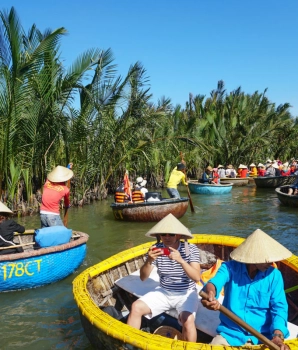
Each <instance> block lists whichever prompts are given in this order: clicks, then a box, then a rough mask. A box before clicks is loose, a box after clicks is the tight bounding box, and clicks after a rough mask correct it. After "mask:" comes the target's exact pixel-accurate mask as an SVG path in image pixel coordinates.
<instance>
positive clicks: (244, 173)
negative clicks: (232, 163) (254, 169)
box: [238, 164, 248, 177]
mask: <svg viewBox="0 0 298 350" xmlns="http://www.w3.org/2000/svg"><path fill="white" fill-rule="evenodd" d="M239 170H241V172H240V175H239V177H247V172H248V169H247V166H246V165H243V164H240V165H239V167H238V171H239Z"/></svg>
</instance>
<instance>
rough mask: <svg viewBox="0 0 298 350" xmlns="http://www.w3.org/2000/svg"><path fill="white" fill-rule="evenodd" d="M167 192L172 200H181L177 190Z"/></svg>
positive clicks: (168, 189) (169, 189) (170, 189)
mask: <svg viewBox="0 0 298 350" xmlns="http://www.w3.org/2000/svg"><path fill="white" fill-rule="evenodd" d="M167 192H168V194H169V196H170V197H171V198H181V197H180V193H179V192H178V190H177V189H176V188H167Z"/></svg>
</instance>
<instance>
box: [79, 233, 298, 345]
mask: <svg viewBox="0 0 298 350" xmlns="http://www.w3.org/2000/svg"><path fill="white" fill-rule="evenodd" d="M243 240H244V239H243V238H239V237H231V236H220V235H194V239H192V240H190V242H191V243H194V244H196V245H197V246H198V247H199V248H200V249H204V250H209V251H212V252H214V254H216V255H217V256H219V257H220V258H221V259H223V260H228V258H229V255H230V252H231V251H232V250H233V249H234V247H237V246H238V245H239V244H241V243H242V242H243ZM151 245H152V242H149V243H146V244H143V245H140V246H137V247H134V248H131V249H129V250H126V251H123V252H121V253H119V254H117V255H114V256H112V257H111V258H109V259H107V260H104V261H102V262H100V263H99V264H97V265H94V266H92V267H90V268H89V269H87V270H85V271H84V272H82V273H81V274H80V275H79V276H77V277H76V278H75V280H74V281H73V293H74V299H75V301H76V303H77V305H78V308H79V310H80V313H81V320H82V325H83V327H84V330H85V332H86V335H87V337H88V339H89V341H90V343H91V344H92V346H93V347H94V349H105V350H106V349H107V350H115V349H130V350H131V349H133V350H137V349H147V350H160V349H165V350H170V349H177V350H185V349H186V348H187V350H217V349H218V346H212V345H210V344H203V343H200V342H198V343H187V344H186V343H185V342H183V341H180V340H174V339H170V338H166V337H161V336H159V335H154V334H150V333H146V332H143V331H140V330H137V329H134V328H132V327H130V326H128V325H126V324H124V323H122V322H120V321H118V320H116V319H115V318H113V317H111V316H109V315H108V314H107V313H105V312H104V311H103V310H101V309H100V307H104V306H108V305H115V304H116V301H119V299H118V297H117V295H118V294H119V290H117V289H116V288H115V286H114V281H116V280H117V279H118V278H121V277H123V276H126V275H128V274H130V273H132V272H134V271H136V270H138V269H139V268H140V267H141V265H142V263H143V262H144V255H145V253H146V252H147V251H148V248H149V247H150V246H151ZM278 268H279V269H280V271H281V272H282V274H283V278H284V283H285V289H287V288H290V287H293V286H296V285H297V284H298V257H297V256H292V257H291V258H289V259H287V260H286V261H284V262H281V263H278ZM122 292H123V290H121V293H122ZM289 294H291V300H288V301H289V321H291V322H292V323H294V324H296V325H297V324H298V316H297V315H298V308H297V306H296V305H298V290H295V291H293V292H291V293H289ZM289 294H287V295H289ZM122 297H124V296H123V295H122ZM122 297H121V298H122ZM127 297H128V296H127ZM285 343H286V344H287V345H288V346H289V347H290V349H291V350H294V349H298V339H297V338H296V339H294V340H286V341H285ZM232 349H234V350H235V349H239V350H240V349H241V350H244V349H247V347H245V346H240V347H229V346H226V347H225V350H232ZM253 349H255V350H257V349H258V350H261V349H264V347H263V346H257V345H256V346H254V347H253Z"/></svg>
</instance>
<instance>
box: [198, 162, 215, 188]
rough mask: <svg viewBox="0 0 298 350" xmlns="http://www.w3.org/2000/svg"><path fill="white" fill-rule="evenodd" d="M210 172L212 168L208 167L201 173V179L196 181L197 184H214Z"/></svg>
mask: <svg viewBox="0 0 298 350" xmlns="http://www.w3.org/2000/svg"><path fill="white" fill-rule="evenodd" d="M212 170H213V168H212V167H211V166H210V165H208V166H207V168H206V169H205V171H204V172H203V175H202V177H201V178H200V179H199V180H198V182H199V183H201V184H211V183H214V182H213V178H212Z"/></svg>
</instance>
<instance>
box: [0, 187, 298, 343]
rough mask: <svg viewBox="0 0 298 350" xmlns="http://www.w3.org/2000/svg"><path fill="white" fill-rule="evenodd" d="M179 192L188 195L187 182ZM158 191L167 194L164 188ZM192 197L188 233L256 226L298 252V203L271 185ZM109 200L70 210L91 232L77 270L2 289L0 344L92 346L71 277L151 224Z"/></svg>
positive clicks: (77, 226) (74, 224)
mask: <svg viewBox="0 0 298 350" xmlns="http://www.w3.org/2000/svg"><path fill="white" fill-rule="evenodd" d="M180 193H181V196H184V197H186V196H187V192H186V191H185V188H181V190H180ZM162 194H163V195H164V197H168V196H167V195H166V191H162ZM191 197H192V201H193V204H194V206H195V213H192V212H191V210H190V208H189V209H188V211H187V213H186V214H185V215H184V216H183V217H182V218H181V219H180V220H181V222H182V223H183V224H184V225H185V226H187V227H188V228H189V229H191V232H192V233H209V234H210V233H214V234H226V235H232V236H240V237H247V236H248V235H249V234H250V233H252V232H253V231H254V230H256V229H257V228H260V229H262V230H263V231H264V232H266V233H267V234H269V235H271V236H272V237H273V238H275V239H276V240H278V241H279V242H280V243H281V244H283V245H284V246H285V247H287V248H288V249H289V250H291V251H292V252H293V253H294V254H296V255H298V244H297V243H298V237H297V224H298V217H297V213H298V209H297V208H296V209H295V208H288V207H284V206H282V205H281V204H280V202H279V200H278V198H277V196H276V194H275V191H274V190H273V189H258V188H256V187H255V186H254V185H249V186H245V187H234V188H233V189H232V191H231V193H229V194H226V195H220V196H216V195H215V196H207V195H199V194H192V195H191ZM111 202H112V197H111V198H110V199H109V200H106V201H103V202H97V203H95V204H91V205H89V206H84V207H83V208H71V210H70V211H69V221H68V222H69V227H70V228H72V229H74V230H79V231H83V232H86V233H88V234H89V236H90V238H89V241H88V242H87V246H88V250H87V256H86V259H85V261H84V263H83V265H82V266H81V267H80V268H79V270H78V271H76V272H75V273H74V274H73V275H71V276H69V277H68V278H66V279H64V280H63V281H60V282H57V283H54V284H51V285H48V286H44V287H40V288H36V289H30V290H25V291H18V292H9V293H0V303H1V315H0V320H1V322H0V324H1V330H0V334H1V341H0V349H5V350H6V349H22V350H27V349H28V350H29V349H31V350H32V349H33V350H40V349H72V350H73V349H85V350H91V349H92V347H91V345H90V343H89V341H88V339H87V338H86V336H85V334H84V331H83V328H82V326H81V323H80V318H79V314H78V309H77V306H76V304H75V302H74V299H73V294H72V281H73V279H74V278H75V277H76V276H77V275H78V274H79V273H80V272H82V271H83V270H85V269H86V268H87V267H89V266H91V265H94V264H96V263H98V262H99V261H101V260H103V259H105V258H107V257H109V256H111V255H113V254H116V253H118V252H119V251H121V250H124V249H127V248H130V247H132V246H134V245H138V244H141V243H143V242H146V241H148V240H150V239H149V238H146V237H145V236H144V235H145V233H146V232H147V231H148V230H149V229H150V228H151V227H152V226H153V225H154V223H128V222H119V221H116V220H115V219H114V217H113V214H112V209H111V208H110V204H111ZM18 222H19V223H21V224H22V225H24V226H25V227H26V229H30V228H39V227H40V224H39V216H35V217H26V218H21V219H19V220H18Z"/></svg>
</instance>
